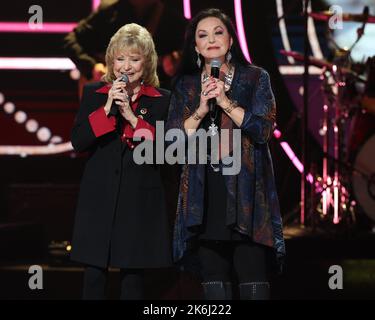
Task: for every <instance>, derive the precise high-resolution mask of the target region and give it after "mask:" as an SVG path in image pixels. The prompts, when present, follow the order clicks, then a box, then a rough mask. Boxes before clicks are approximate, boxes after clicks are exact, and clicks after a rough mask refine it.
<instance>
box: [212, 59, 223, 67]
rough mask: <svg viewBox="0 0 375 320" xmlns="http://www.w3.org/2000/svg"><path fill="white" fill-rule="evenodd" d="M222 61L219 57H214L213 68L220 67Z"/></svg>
mask: <svg viewBox="0 0 375 320" xmlns="http://www.w3.org/2000/svg"><path fill="white" fill-rule="evenodd" d="M220 67H221V62H220V60H218V59H212V60H211V68H220Z"/></svg>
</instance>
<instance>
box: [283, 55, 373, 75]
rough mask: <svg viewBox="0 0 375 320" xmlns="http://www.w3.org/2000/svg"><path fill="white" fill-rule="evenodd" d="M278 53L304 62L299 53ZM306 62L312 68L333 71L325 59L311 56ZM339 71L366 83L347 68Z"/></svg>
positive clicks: (331, 64) (331, 65) (330, 64)
mask: <svg viewBox="0 0 375 320" xmlns="http://www.w3.org/2000/svg"><path fill="white" fill-rule="evenodd" d="M280 53H281V54H282V55H284V56H287V57H293V58H294V59H296V60H297V61H301V62H304V61H305V56H304V54H302V53H300V52H297V51H287V50H280ZM308 62H309V64H310V65H312V66H315V67H318V68H327V69H329V70H333V66H334V64H333V63H331V62H329V61H327V60H325V59H318V58H315V57H312V56H309V57H308ZM340 70H341V72H342V73H343V74H350V75H352V76H354V77H355V78H357V79H358V80H359V81H362V82H363V81H364V82H365V81H366V80H365V79H363V78H362V77H361V76H360V75H358V74H356V73H355V72H354V71H352V70H350V69H348V68H341V69H340Z"/></svg>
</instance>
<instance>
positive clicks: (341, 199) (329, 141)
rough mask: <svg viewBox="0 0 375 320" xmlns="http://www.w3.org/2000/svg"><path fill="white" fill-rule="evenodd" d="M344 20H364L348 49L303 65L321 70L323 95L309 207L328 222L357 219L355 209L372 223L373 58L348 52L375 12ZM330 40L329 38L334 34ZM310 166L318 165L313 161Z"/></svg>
mask: <svg viewBox="0 0 375 320" xmlns="http://www.w3.org/2000/svg"><path fill="white" fill-rule="evenodd" d="M309 15H310V16H312V17H313V18H314V19H316V20H319V21H326V22H328V21H329V20H330V18H331V17H332V13H331V12H312V13H310V14H309ZM342 20H343V21H356V22H361V23H363V25H362V27H361V28H359V29H358V30H357V33H358V38H357V40H356V41H355V43H354V44H353V45H352V46H351V48H349V49H342V48H340V47H339V46H338V45H337V44H336V43H334V45H335V47H336V48H337V52H336V54H335V58H334V59H333V61H331V62H330V61H327V60H325V59H317V58H315V57H312V56H309V57H308V64H310V65H312V66H315V67H318V68H320V69H321V76H320V79H321V80H322V82H321V90H322V94H323V97H324V103H323V106H322V114H323V116H322V119H321V124H322V126H321V129H320V131H319V133H320V134H321V135H322V136H323V145H322V149H323V160H322V165H321V168H322V169H321V173H314V183H313V191H312V194H313V195H314V196H313V198H314V200H312V201H313V203H314V204H316V206H315V205H313V207H314V208H316V209H317V211H318V212H319V213H320V216H321V217H322V218H324V217H333V223H334V224H337V223H339V222H341V221H342V220H346V221H347V220H350V221H351V222H355V221H356V212H358V210H357V209H358V208H360V210H361V212H364V213H365V214H366V215H367V216H368V218H370V219H371V220H372V221H373V222H375V57H372V58H368V60H367V62H366V63H365V64H361V65H354V64H353V63H352V61H351V50H352V49H353V47H354V46H355V44H356V43H357V42H358V41H359V39H360V38H361V36H362V35H363V34H364V26H365V24H366V23H375V16H370V15H368V11H367V14H343V15H342ZM330 41H334V40H333V37H332V38H331V39H330ZM281 53H282V54H283V55H285V56H290V57H293V58H294V59H295V60H296V61H300V62H305V55H304V54H302V53H299V52H295V51H285V50H281ZM311 167H312V168H313V167H320V166H316V165H313V166H311ZM348 217H349V218H350V219H346V218H348Z"/></svg>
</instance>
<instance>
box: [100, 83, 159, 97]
mask: <svg viewBox="0 0 375 320" xmlns="http://www.w3.org/2000/svg"><path fill="white" fill-rule="evenodd" d="M111 87H112V85H111V84H106V85H104V86H103V87H101V88H99V89H98V90H96V92H98V93H104V94H108V91H109V90H110V89H111ZM141 96H148V97H161V96H162V95H161V93H160V92H159V91H158V90H156V88H155V87H153V86H149V85H145V84H142V85H141V89H140V90H139V92H138V96H137V97H141Z"/></svg>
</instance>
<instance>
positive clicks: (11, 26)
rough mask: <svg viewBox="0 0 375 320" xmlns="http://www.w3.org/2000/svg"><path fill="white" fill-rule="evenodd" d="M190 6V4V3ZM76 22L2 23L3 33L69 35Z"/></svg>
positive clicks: (96, 1)
mask: <svg viewBox="0 0 375 320" xmlns="http://www.w3.org/2000/svg"><path fill="white" fill-rule="evenodd" d="M100 2H101V0H92V2H91V7H92V11H95V10H96V9H97V8H98V7H99V6H100ZM189 5H190V3H189ZM76 25H77V23H76V22H66V23H61V22H43V23H42V24H41V28H32V27H30V25H29V23H28V22H11V21H9V22H8V21H3V22H0V33H1V32H7V33H9V32H20V33H25V32H32V33H68V32H70V31H72V30H73V29H74V28H75V27H76Z"/></svg>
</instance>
